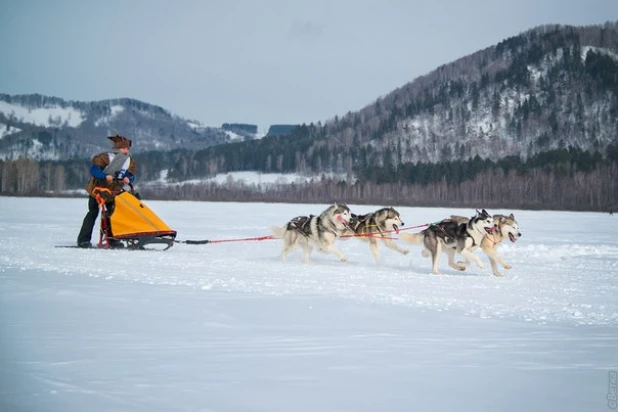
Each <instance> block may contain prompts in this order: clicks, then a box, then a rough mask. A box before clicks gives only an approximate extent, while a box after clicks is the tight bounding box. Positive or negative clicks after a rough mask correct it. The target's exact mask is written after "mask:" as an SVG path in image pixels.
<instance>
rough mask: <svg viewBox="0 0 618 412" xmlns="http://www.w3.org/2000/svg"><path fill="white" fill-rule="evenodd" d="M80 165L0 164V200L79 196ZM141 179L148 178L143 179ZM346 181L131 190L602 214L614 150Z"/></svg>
mask: <svg viewBox="0 0 618 412" xmlns="http://www.w3.org/2000/svg"><path fill="white" fill-rule="evenodd" d="M159 155H160V156H164V157H166V156H170V155H171V154H170V153H167V154H159ZM138 164H139V165H140V174H139V177H140V178H141V180H142V181H148V180H151V181H152V180H155V179H154V178H153V176H154V175H155V171H157V172H158V171H159V169H157V168H155V167H153V164H152V163H150V162H146V161H145V158H142V160H141V163H140V161H138ZM155 164H160V163H155ZM88 165H89V160H81V161H72V162H69V161H65V162H51V161H43V162H37V161H34V160H29V159H19V160H16V161H0V194H2V195H23V196H34V195H60V194H62V193H64V191H66V190H67V189H76V188H77V189H79V188H82V187H83V186H84V185H85V183H86V181H87V180H88V174H87V173H88ZM262 171H265V170H262ZM142 172H143V173H142ZM184 173H189V170H185V171H184ZM184 173H181V172H180V171H178V172H177V175H184ZM144 175H146V176H148V175H151V176H150V178H149V179H146V178H145V177H144ZM354 176H355V177H356V180H354V181H352V180H340V179H336V178H327V177H325V176H322V177H319V176H316V178H314V179H312V180H311V181H309V182H306V183H288V184H261V185H258V184H244V183H241V182H235V181H233V180H230V181H228V182H226V183H224V184H216V183H213V182H203V183H197V184H196V183H182V181H185V180H189V179H191V178H195V175H193V176H191V175H190V174H188V175H187V177H186V178H183V179H178V180H177V183H176V184H165V185H158V186H157V185H150V184H149V185H143V187H140V185H139V183H138V188H139V189H140V192H141V194H142V195H143V196H144V197H145V198H150V199H174V200H181V199H184V200H204V201H266V202H269V201H271V202H301V203H307V202H309V203H314V202H320V203H328V202H331V201H345V202H348V203H356V204H390V205H402V206H449V207H487V208H506V209H563V210H596V211H606V210H609V209H615V208H616V207H617V205H618V183H617V182H618V145H612V146H610V147H609V148H608V150H607V152H606V155H605V157H603V156H602V155H601V154H599V153H598V152H595V153H593V154H591V153H589V152H585V151H582V150H579V149H573V148H569V149H560V150H554V151H548V152H544V153H540V154H538V155H536V156H534V157H531V158H529V159H526V160H524V159H521V158H518V157H514V156H511V157H507V158H503V159H500V160H497V161H491V160H488V159H484V160H483V159H480V158H478V157H477V158H474V159H472V160H469V161H457V162H445V163H440V164H423V163H416V164H403V165H399V166H394V165H385V166H374V167H370V168H366V169H363V170H358V171H357V173H355V174H354ZM84 193H85V192H84Z"/></svg>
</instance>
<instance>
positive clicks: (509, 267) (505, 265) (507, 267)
mask: <svg viewBox="0 0 618 412" xmlns="http://www.w3.org/2000/svg"><path fill="white" fill-rule="evenodd" d="M503 267H504V268H505V269H506V270H509V269H511V268H512V267H513V266H511V265H509V264H508V263H506V264H504V266H503Z"/></svg>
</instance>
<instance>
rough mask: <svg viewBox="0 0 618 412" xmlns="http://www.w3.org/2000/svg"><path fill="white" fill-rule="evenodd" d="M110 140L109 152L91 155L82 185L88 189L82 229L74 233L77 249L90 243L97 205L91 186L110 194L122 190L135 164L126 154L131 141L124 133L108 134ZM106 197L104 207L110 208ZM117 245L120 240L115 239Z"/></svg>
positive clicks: (132, 175)
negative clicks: (75, 234)
mask: <svg viewBox="0 0 618 412" xmlns="http://www.w3.org/2000/svg"><path fill="white" fill-rule="evenodd" d="M108 139H110V140H111V141H112V142H114V149H113V150H112V151H111V152H103V153H99V154H98V155H96V156H94V157H93V158H92V166H91V167H90V180H89V181H88V184H86V191H87V192H88V194H89V196H88V213H87V214H86V217H84V222H83V223H82V228H81V230H80V231H79V235H78V236H77V246H79V247H81V248H90V247H92V244H91V243H90V239H91V237H92V230H93V228H94V224H95V222H96V220H97V216H98V215H99V204H98V203H97V200H96V198H95V197H94V195H93V193H92V191H93V190H94V188H95V187H101V188H106V189H109V190H111V192H112V193H114V192H119V191H121V190H122V188H123V186H124V185H128V184H130V183H133V181H134V180H135V174H136V171H137V166H136V165H135V160H133V158H132V157H131V156H130V155H129V148H130V147H131V140H129V139H127V138H126V137H124V136H120V135H116V136H109V137H108ZM105 200H106V203H105V204H106V207H107V209H108V210H110V211H111V210H113V207H114V206H113V201H114V200H113V197H112V196H110V198H109V200H108V199H105ZM117 243H118V246H122V243H120V242H117Z"/></svg>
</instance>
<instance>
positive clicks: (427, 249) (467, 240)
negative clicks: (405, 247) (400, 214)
mask: <svg viewBox="0 0 618 412" xmlns="http://www.w3.org/2000/svg"><path fill="white" fill-rule="evenodd" d="M494 228H495V225H494V219H493V218H492V217H491V216H490V215H489V213H487V211H485V209H483V210H482V211H481V212H479V211H478V210H477V211H476V215H475V216H472V217H471V218H470V219H469V220H468V221H466V222H458V221H457V220H454V219H444V220H443V221H441V222H440V223H436V224H433V225H431V226H429V227H428V228H427V229H425V230H422V231H421V232H419V233H412V234H408V233H402V234H401V235H400V238H401V239H402V240H404V241H406V242H408V243H412V244H423V256H425V257H427V256H431V260H432V263H431V271H432V272H433V273H435V274H436V275H439V274H440V270H439V268H438V261H439V258H440V252H445V253H446V254H447V255H448V264H449V266H450V267H452V268H453V269H457V270H462V271H463V270H466V266H465V265H464V264H460V263H456V262H455V253H460V254H461V255H462V256H463V257H464V258H466V260H467V261H472V260H473V261H474V262H476V265H477V266H478V267H479V268H483V267H485V266H484V265H483V262H481V259H480V258H479V257H478V256H477V255H475V254H474V253H472V252H473V251H474V250H475V249H476V248H478V247H479V246H481V242H482V241H483V238H484V237H485V236H486V235H488V234H489V233H491V232H492V231H493V230H494Z"/></svg>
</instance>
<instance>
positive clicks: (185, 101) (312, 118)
mask: <svg viewBox="0 0 618 412" xmlns="http://www.w3.org/2000/svg"><path fill="white" fill-rule="evenodd" d="M610 20H613V21H615V20H618V0H581V1H575V0H548V1H544V0H476V1H474V0H471V1H462V0H433V1H429V0H428V1H417V0H374V1H369V0H326V1H322V0H309V1H304V0H303V1H301V0H262V1H260V0H194V1H189V0H175V1H163V0H118V1H116V0H113V1H112V0H106V1H94V0H93V1H79V0H73V1H69V0H54V1H51V0H0V44H1V46H0V93H8V94H23V93H41V94H44V95H51V96H57V97H61V98H63V99H68V100H80V101H93V100H102V99H110V98H120V97H131V98H135V99H139V100H142V101H144V102H147V103H152V104H156V105H159V106H162V107H163V108H165V109H167V110H169V111H171V112H172V113H174V114H177V115H179V116H182V117H185V118H189V119H195V120H198V121H200V122H202V123H204V124H206V125H208V126H220V125H221V124H222V123H224V122H235V123H252V124H257V125H258V126H259V129H260V131H266V129H267V128H268V126H269V125H271V124H274V123H303V122H304V123H310V122H317V121H319V120H321V121H324V120H327V119H330V118H333V117H334V116H335V115H342V114H345V113H347V112H348V111H355V110H358V109H360V108H362V107H364V106H366V105H367V104H370V103H371V102H373V101H374V100H375V99H376V98H378V97H379V96H383V95H386V94H388V93H389V92H390V91H392V90H394V89H395V88H397V87H400V86H403V85H404V84H406V83H408V82H410V81H412V80H414V79H415V78H416V77H418V76H421V75H424V74H427V73H428V72H430V71H432V70H433V69H435V68H436V67H438V66H439V65H441V64H445V63H449V62H451V61H453V60H456V59H458V58H460V57H463V56H465V55H468V54H470V53H473V52H475V51H477V50H479V49H483V48H485V47H488V46H491V45H494V44H496V43H498V42H500V41H501V40H504V39H505V38H508V37H511V36H514V35H517V34H519V33H521V32H522V31H526V30H528V29H530V28H533V27H536V26H538V25H542V24H553V23H556V24H574V25H588V24H601V23H604V22H606V21H610Z"/></svg>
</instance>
